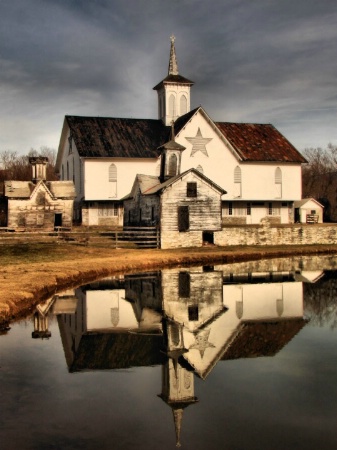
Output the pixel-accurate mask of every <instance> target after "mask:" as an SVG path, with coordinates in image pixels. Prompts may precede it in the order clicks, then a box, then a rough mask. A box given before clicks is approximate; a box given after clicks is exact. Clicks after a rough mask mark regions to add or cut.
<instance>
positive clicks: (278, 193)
mask: <svg viewBox="0 0 337 450" xmlns="http://www.w3.org/2000/svg"><path fill="white" fill-rule="evenodd" d="M275 198H282V171H281V169H280V168H279V167H276V169H275Z"/></svg>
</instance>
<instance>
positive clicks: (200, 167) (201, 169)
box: [196, 164, 204, 174]
mask: <svg viewBox="0 0 337 450" xmlns="http://www.w3.org/2000/svg"><path fill="white" fill-rule="evenodd" d="M196 169H197V171H198V172H200V173H202V174H203V173H204V169H203V168H202V166H200V164H199V166H198V167H197V168H196Z"/></svg>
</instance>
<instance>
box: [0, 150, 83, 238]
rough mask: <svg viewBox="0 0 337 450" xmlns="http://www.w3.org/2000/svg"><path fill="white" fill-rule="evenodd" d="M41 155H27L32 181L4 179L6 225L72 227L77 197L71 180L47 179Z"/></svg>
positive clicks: (45, 161) (15, 227) (52, 227)
mask: <svg viewBox="0 0 337 450" xmlns="http://www.w3.org/2000/svg"><path fill="white" fill-rule="evenodd" d="M47 162H48V159H47V158H44V157H36V158H35V157H34V158H30V163H31V165H32V172H33V174H32V175H33V176H32V181H17V180H9V181H5V182H4V201H5V209H6V214H7V227H9V228H13V229H18V228H24V229H26V230H27V229H44V230H52V229H54V228H55V227H61V226H65V227H71V226H72V217H73V203H74V198H75V197H76V193H75V186H74V183H73V182H72V181H46V179H45V178H46V165H47Z"/></svg>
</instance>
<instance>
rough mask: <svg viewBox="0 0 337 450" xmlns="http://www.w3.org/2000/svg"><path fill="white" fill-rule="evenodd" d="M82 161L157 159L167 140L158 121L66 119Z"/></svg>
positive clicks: (164, 128)
mask: <svg viewBox="0 0 337 450" xmlns="http://www.w3.org/2000/svg"><path fill="white" fill-rule="evenodd" d="M66 121H67V123H68V126H69V128H70V133H71V135H72V137H73V139H74V141H75V145H76V148H77V150H78V153H79V155H80V156H82V157H92V158H97V157H115V158H157V157H158V156H159V152H158V150H157V149H158V147H160V146H161V145H163V144H164V143H165V142H167V141H168V140H169V138H170V130H171V128H170V127H167V126H165V125H164V124H163V123H162V121H161V120H154V119H123V118H113V117H82V116H66Z"/></svg>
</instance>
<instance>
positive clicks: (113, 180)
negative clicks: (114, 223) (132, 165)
mask: <svg viewBox="0 0 337 450" xmlns="http://www.w3.org/2000/svg"><path fill="white" fill-rule="evenodd" d="M109 185H110V188H109V191H110V192H109V197H110V198H116V197H117V167H116V165H115V164H110V166H109Z"/></svg>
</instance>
